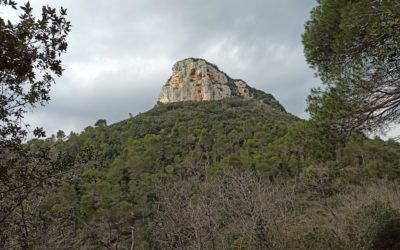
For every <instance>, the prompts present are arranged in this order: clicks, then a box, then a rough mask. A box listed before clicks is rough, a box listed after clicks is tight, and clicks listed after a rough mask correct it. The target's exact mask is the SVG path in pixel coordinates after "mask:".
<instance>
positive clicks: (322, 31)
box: [303, 0, 400, 133]
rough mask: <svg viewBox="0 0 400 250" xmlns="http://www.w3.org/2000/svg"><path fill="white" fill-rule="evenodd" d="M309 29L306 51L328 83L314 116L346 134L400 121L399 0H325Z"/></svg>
mask: <svg viewBox="0 0 400 250" xmlns="http://www.w3.org/2000/svg"><path fill="white" fill-rule="evenodd" d="M305 28H306V30H305V32H304V34H303V44H304V52H305V56H306V58H307V61H308V63H309V64H310V65H311V66H312V67H313V68H315V69H317V72H318V75H319V76H320V77H321V79H322V81H323V83H325V84H326V89H323V90H321V89H314V90H313V92H312V93H311V95H310V97H309V108H308V110H309V111H310V113H311V115H312V116H313V117H316V118H317V119H323V120H328V123H330V124H331V125H332V127H333V128H335V129H338V130H339V131H340V132H346V133H347V132H349V131H353V130H357V129H363V130H365V131H371V130H376V129H380V128H384V127H385V125H387V124H389V123H392V122H395V123H397V122H399V117H400V101H399V100H400V95H399V93H400V92H399V86H400V85H399V80H400V71H399V65H398V62H399V57H400V48H399V44H400V40H399V37H400V36H399V35H400V33H399V32H400V7H399V3H398V1H394V0H383V1H375V0H363V1H361V0H356V1H345V0H320V1H318V5H317V6H316V7H315V8H314V9H313V10H312V12H311V17H310V20H309V21H308V22H307V23H306V27H305Z"/></svg>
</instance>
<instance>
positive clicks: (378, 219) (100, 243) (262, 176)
mask: <svg viewBox="0 0 400 250" xmlns="http://www.w3.org/2000/svg"><path fill="white" fill-rule="evenodd" d="M189 76H190V73H189ZM227 79H230V78H227ZM167 83H168V82H167ZM188 83H189V84H192V85H191V86H194V88H197V87H198V86H202V87H203V88H204V89H205V90H206V91H204V92H207V91H208V90H210V91H209V92H210V93H212V92H213V91H214V90H215V89H214V87H215V86H216V85H215V84H214V85H212V84H208V83H207V82H202V83H204V85H199V84H198V83H197V82H196V81H192V82H191V81H188ZM227 83H229V80H227ZM237 87H239V86H237ZM185 88H186V89H187V90H188V87H185ZM207 88H208V90H207ZM246 89H248V92H247V93H249V95H248V96H240V95H239V96H235V94H232V93H236V92H234V91H232V92H230V95H232V96H226V97H224V98H222V99H219V98H217V99H216V100H193V101H190V100H188V101H178V102H170V103H161V102H159V103H158V104H156V105H155V106H154V108H152V109H151V110H149V111H147V112H144V113H142V114H139V115H137V116H135V117H131V118H129V119H126V120H123V121H121V122H118V123H115V124H111V125H107V123H106V121H105V120H99V121H98V122H96V124H95V125H94V126H89V127H87V128H85V130H84V131H83V132H82V133H79V134H76V133H71V134H70V135H69V136H68V137H65V138H63V137H62V136H59V137H58V139H54V138H53V139H51V138H50V139H47V140H36V141H31V142H30V143H28V145H27V146H28V148H30V150H31V151H34V152H36V151H39V152H40V150H41V149H42V148H46V147H49V148H50V149H51V151H50V152H51V154H50V158H51V159H52V166H53V168H54V169H57V171H60V173H62V175H63V177H62V178H61V180H60V179H58V181H55V182H51V185H48V186H46V192H44V193H38V197H40V199H39V202H38V200H37V199H36V198H34V199H32V200H29V201H27V204H30V205H31V206H30V207H32V208H33V207H34V208H35V209H32V210H31V211H30V215H31V217H30V218H31V219H30V222H31V225H32V226H33V227H34V228H35V229H36V230H33V231H32V233H31V235H32V237H33V241H34V242H35V244H36V246H37V247H38V248H40V249H71V248H73V249H99V248H100V249H101V248H104V249H129V248H132V246H133V249H354V248H353V246H354V245H355V244H358V246H359V247H360V248H356V249H361V248H362V247H363V246H365V245H366V244H370V245H369V246H375V245H379V244H388V246H393V245H394V244H397V242H398V241H397V240H396V239H397V237H396V236H390V237H392V238H389V240H388V237H387V236H386V235H391V232H392V231H391V230H392V228H393V227H394V229H393V230H394V231H393V232H395V233H396V232H397V231H396V230H398V229H399V228H400V219H399V218H400V217H399V215H400V212H399V211H400V210H399V209H400V204H399V203H398V201H399V200H400V199H398V198H399V197H400V190H399V188H398V185H397V180H398V178H399V177H400V170H399V164H400V145H399V144H398V143H396V142H394V141H388V142H385V141H382V140H380V139H379V138H376V139H368V138H367V137H366V136H364V135H363V134H361V133H358V134H354V135H353V136H351V137H350V138H348V139H346V140H339V139H340V138H339V137H337V136H334V135H332V134H329V133H328V132H327V131H325V130H323V128H320V127H315V126H314V124H312V123H311V122H308V121H304V120H301V119H299V118H297V117H295V116H293V115H291V114H289V113H287V112H285V111H284V109H283V107H281V106H280V104H279V102H278V101H276V100H275V99H274V98H273V97H272V95H269V94H266V93H264V92H262V91H258V90H254V89H252V88H251V87H249V86H247V85H246ZM175 90H176V91H180V90H179V88H176V89H175ZM175 90H173V91H175ZM163 91H165V90H163ZM216 91H218V90H216ZM189 92H190V90H189ZM170 94H171V93H170ZM162 95H163V94H161V96H162ZM172 95H175V94H172ZM177 96H180V94H179V95H177ZM211 96H213V95H211ZM214 96H215V95H214ZM385 223H391V224H390V225H388V226H386V224H385ZM349 225H351V226H349ZM392 225H393V227H392ZM10 232H11V231H10ZM382 233H386V235H385V234H384V235H385V236H381V235H382ZM371 235H372V236H371ZM365 237H370V238H371V239H372V241H371V242H366V238H365ZM382 237H383V238H382ZM387 242H389V243H387ZM374 244H375V245H374ZM378 249H385V248H378Z"/></svg>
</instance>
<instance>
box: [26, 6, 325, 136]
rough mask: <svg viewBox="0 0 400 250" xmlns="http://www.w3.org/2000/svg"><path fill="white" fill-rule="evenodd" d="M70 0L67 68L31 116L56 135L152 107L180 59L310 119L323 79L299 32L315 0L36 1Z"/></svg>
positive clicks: (124, 116) (122, 117) (31, 118)
mask: <svg viewBox="0 0 400 250" xmlns="http://www.w3.org/2000/svg"><path fill="white" fill-rule="evenodd" d="M33 4H34V7H35V9H36V10H39V9H40V6H41V5H43V4H49V5H51V6H54V7H58V6H60V5H63V6H64V7H66V8H67V9H68V18H69V19H70V20H71V22H72V24H73V29H72V32H71V34H70V37H69V49H68V52H67V54H66V55H65V56H64V57H63V58H64V59H63V64H64V65H65V66H66V71H65V73H64V75H63V77H62V78H60V79H59V80H58V81H57V84H56V86H54V88H53V91H52V94H51V95H52V100H51V101H50V103H49V105H47V106H46V107H45V108H41V109H38V110H35V111H34V113H33V114H29V116H28V118H29V121H31V122H32V123H33V125H37V126H44V127H45V129H47V130H48V131H50V133H52V132H54V131H56V130H57V129H59V128H60V129H63V130H65V131H67V132H68V131H69V130H75V131H80V130H82V129H83V128H84V127H86V126H88V125H91V124H93V123H94V122H95V121H96V120H97V119H99V118H105V119H107V120H108V121H109V122H116V121H119V120H122V119H125V118H127V117H128V113H132V114H137V113H138V112H144V111H146V110H148V109H150V108H151V107H153V106H154V104H155V102H156V99H157V97H158V94H159V91H160V89H161V86H162V85H163V84H164V83H165V81H166V80H167V78H168V77H169V75H170V74H171V67H172V65H173V63H174V62H175V61H177V60H181V59H184V58H187V57H203V58H205V59H207V60H209V61H210V62H212V63H215V64H217V65H218V66H219V68H220V69H222V70H223V71H225V72H226V73H227V74H229V75H230V76H232V77H234V78H241V79H243V80H245V81H246V82H247V83H248V84H250V85H251V86H253V87H256V88H258V89H261V90H264V91H266V92H269V93H272V94H274V96H275V97H276V98H277V99H278V100H280V102H281V103H282V104H283V105H284V106H285V107H286V109H287V110H288V111H289V112H291V113H293V114H295V115H299V116H303V117H305V113H304V108H305V105H306V104H305V98H306V96H307V93H308V92H309V89H310V88H311V87H312V86H316V85H318V84H319V81H318V79H315V78H314V76H313V71H312V70H310V69H309V68H308V66H307V64H306V63H305V59H304V56H303V52H302V45H301V41H300V35H301V33H302V32H303V27H304V23H305V21H306V20H307V19H308V16H309V11H310V10H311V9H312V7H313V6H314V5H315V1H314V0H303V1H298V0H274V1H265V0H248V1H238V0H235V1H233V0H218V1H215V0H202V1H200V0H185V1H184V0H168V1H166V0H134V1H128V0H125V1H105V0H96V1H94V0H85V1H64V2H62V3H61V2H60V1H56V0H46V1H35V2H34V3H33Z"/></svg>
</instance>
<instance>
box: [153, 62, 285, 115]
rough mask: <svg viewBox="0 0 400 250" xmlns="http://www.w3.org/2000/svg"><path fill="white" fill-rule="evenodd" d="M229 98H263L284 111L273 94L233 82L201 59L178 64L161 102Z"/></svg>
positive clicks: (173, 69) (164, 87)
mask: <svg viewBox="0 0 400 250" xmlns="http://www.w3.org/2000/svg"><path fill="white" fill-rule="evenodd" d="M229 97H243V98H247V99H248V98H256V99H260V100H262V101H264V102H265V103H267V104H269V105H271V106H273V107H277V108H279V109H281V110H283V111H284V108H283V107H282V106H281V105H280V104H279V102H278V101H277V100H275V98H274V97H273V96H272V95H270V94H267V93H264V92H262V91H260V90H256V89H254V88H251V87H250V86H248V85H247V84H246V83H245V82H244V81H242V80H235V79H232V78H230V77H229V76H228V75H227V74H225V73H224V72H222V71H220V70H219V69H218V67H217V66H216V65H214V64H211V63H209V62H207V61H206V60H204V59H197V58H188V59H185V60H182V61H179V62H177V63H175V65H174V66H173V68H172V76H171V77H170V78H169V79H168V81H167V82H166V83H165V85H164V86H163V88H162V91H161V94H160V97H159V98H158V101H159V102H161V103H172V102H183V101H212V100H221V99H224V98H229Z"/></svg>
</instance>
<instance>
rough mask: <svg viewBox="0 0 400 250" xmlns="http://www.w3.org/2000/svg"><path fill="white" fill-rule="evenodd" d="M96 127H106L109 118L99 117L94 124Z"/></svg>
mask: <svg viewBox="0 0 400 250" xmlns="http://www.w3.org/2000/svg"><path fill="white" fill-rule="evenodd" d="M94 126H95V127H105V126H107V120H104V119H99V120H97V122H96V123H95V124H94Z"/></svg>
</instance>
